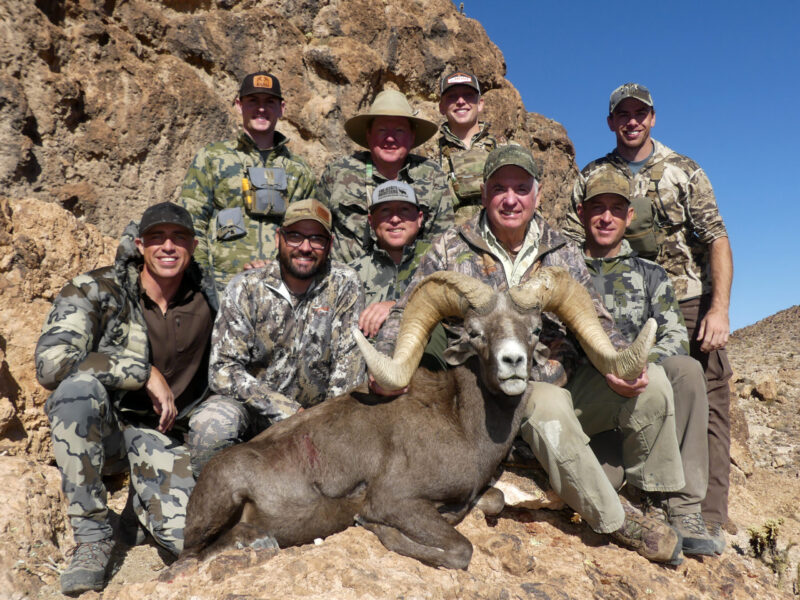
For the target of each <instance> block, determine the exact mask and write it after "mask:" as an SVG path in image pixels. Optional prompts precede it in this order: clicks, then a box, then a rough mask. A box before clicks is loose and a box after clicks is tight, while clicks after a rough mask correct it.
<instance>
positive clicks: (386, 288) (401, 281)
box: [350, 240, 431, 306]
mask: <svg viewBox="0 0 800 600" xmlns="http://www.w3.org/2000/svg"><path fill="white" fill-rule="evenodd" d="M430 246H431V245H430V243H429V242H424V241H421V240H420V241H417V242H415V243H414V244H409V245H408V246H405V247H403V259H402V260H401V261H400V264H399V265H396V264H395V263H394V261H393V260H392V257H391V256H389V253H388V252H386V251H385V250H383V249H381V248H378V247H377V246H375V245H373V246H372V250H371V251H370V253H369V254H365V255H364V256H362V257H361V258H359V259H357V260H354V261H353V262H352V263H350V266H351V267H353V269H355V271H356V273H358V278H359V280H361V284H362V285H363V286H364V304H365V305H366V306H369V305H370V304H373V303H375V302H384V301H386V300H397V299H398V298H400V296H402V295H403V292H405V291H406V286H407V285H408V282H409V281H410V280H411V276H412V275H414V271H416V270H417V266H418V265H419V261H420V259H421V258H422V256H423V255H424V254H425V252H427V250H428V248H430Z"/></svg>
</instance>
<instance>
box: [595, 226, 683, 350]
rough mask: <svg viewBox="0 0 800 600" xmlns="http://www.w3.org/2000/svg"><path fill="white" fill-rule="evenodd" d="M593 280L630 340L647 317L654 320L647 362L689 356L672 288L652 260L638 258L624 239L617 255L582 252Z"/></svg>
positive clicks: (623, 333) (617, 322)
mask: <svg viewBox="0 0 800 600" xmlns="http://www.w3.org/2000/svg"><path fill="white" fill-rule="evenodd" d="M584 258H585V260H586V267H587V268H588V269H589V274H590V275H591V276H592V283H593V284H594V287H595V289H596V290H597V291H598V292H599V293H600V297H601V298H602V299H603V303H604V304H605V306H606V308H607V309H608V311H609V312H610V313H611V315H612V316H613V317H614V322H615V323H616V325H617V328H618V329H619V330H620V331H621V332H622V335H624V336H625V337H626V338H627V339H628V341H629V342H632V341H633V340H634V339H635V338H636V336H637V335H638V334H639V331H641V329H642V327H644V324H645V322H646V321H647V319H649V318H650V317H652V318H654V319H655V320H656V323H657V324H658V330H657V331H656V344H655V346H653V348H652V350H651V351H650V356H649V361H650V362H654V363H660V362H661V361H662V360H664V359H665V358H667V357H668V356H676V355H684V356H686V355H688V354H689V336H688V334H687V333H686V324H685V323H684V322H683V314H682V313H681V309H680V307H679V306H678V300H677V299H676V298H675V290H674V289H673V288H672V284H671V283H670V281H669V277H667V273H666V272H665V271H664V269H662V268H661V267H659V266H658V265H657V264H655V263H654V262H651V261H649V260H645V259H643V258H639V257H638V256H636V253H635V252H634V251H633V250H631V247H630V244H628V242H627V240H623V241H622V247H621V248H620V252H619V254H618V255H617V256H614V257H609V258H591V257H589V256H586V255H585V254H584Z"/></svg>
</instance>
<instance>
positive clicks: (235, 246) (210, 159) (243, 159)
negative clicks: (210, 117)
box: [178, 131, 316, 293]
mask: <svg viewBox="0 0 800 600" xmlns="http://www.w3.org/2000/svg"><path fill="white" fill-rule="evenodd" d="M287 141H288V140H287V139H286V138H285V137H284V136H283V135H282V134H280V133H278V132H277V131H276V132H275V146H274V147H273V148H272V149H271V151H270V153H269V155H268V156H267V158H266V160H264V159H263V158H262V152H261V151H259V149H258V147H257V146H256V145H255V143H254V142H253V139H252V138H251V137H250V136H249V135H247V134H246V133H244V132H242V133H241V134H240V135H239V137H238V139H236V140H232V141H227V142H216V143H213V144H209V145H208V146H206V147H205V148H203V149H202V150H200V152H198V153H197V156H195V157H194V160H193V161H192V164H191V166H190V167H189V170H188V171H187V173H186V177H185V178H184V180H183V188H182V189H181V195H180V198H179V199H178V203H179V204H181V205H182V206H183V207H184V208H185V209H186V210H188V211H189V213H190V214H191V215H192V221H193V223H194V229H195V235H196V236H197V240H198V242H199V243H198V245H197V250H196V251H195V253H194V255H195V258H196V259H197V262H198V263H200V266H202V267H204V268H207V269H210V272H211V274H212V275H213V277H214V281H215V284H216V287H217V290H218V291H219V292H220V293H222V291H223V290H224V289H225V285H226V284H227V283H228V281H230V279H231V277H233V276H234V275H236V274H237V273H239V272H241V271H242V268H243V267H244V265H245V264H246V263H248V262H250V261H251V260H254V259H264V258H271V257H272V256H273V255H274V253H275V248H276V246H277V244H276V242H275V230H276V229H277V228H278V225H280V223H281V220H282V219H283V216H282V215H276V216H270V215H267V216H254V215H250V214H249V213H248V212H247V211H246V210H245V208H244V200H243V197H242V179H243V178H245V177H246V176H247V168H248V167H276V168H282V169H283V170H284V171H285V172H286V190H285V192H283V195H284V199H285V201H286V202H287V203H289V202H294V201H296V200H303V199H305V198H312V197H314V196H315V194H316V190H315V186H314V174H313V173H312V172H311V169H310V168H309V167H308V165H307V164H306V163H305V161H303V159H301V158H299V157H298V156H295V155H294V154H292V153H291V152H290V151H289V149H288V148H287V147H286V143H287ZM226 209H228V210H226ZM224 210H226V212H225V213H224V214H222V215H220V213H221V212H222V211H224ZM231 219H234V220H238V223H239V224H240V227H238V228H234V229H233V230H231V231H229V229H231V228H230V227H226V225H227V224H228V223H229V222H230V220H231Z"/></svg>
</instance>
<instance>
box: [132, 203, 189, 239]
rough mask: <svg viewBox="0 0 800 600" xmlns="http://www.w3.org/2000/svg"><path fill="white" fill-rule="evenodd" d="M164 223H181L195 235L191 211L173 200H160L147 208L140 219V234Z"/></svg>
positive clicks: (181, 225) (180, 224)
mask: <svg viewBox="0 0 800 600" xmlns="http://www.w3.org/2000/svg"><path fill="white" fill-rule="evenodd" d="M164 224H169V225H179V226H180V227H183V228H184V229H188V230H189V231H190V232H191V233H192V235H194V226H193V225H192V216H191V215H190V214H189V211H187V210H186V209H185V208H183V207H182V206H179V205H177V204H173V203H172V202H160V203H158V204H153V206H150V207H149V208H147V210H145V211H144V213H142V219H141V220H140V221H139V235H140V236H141V235H143V234H144V233H145V232H146V231H147V230H148V229H150V228H151V227H155V226H156V225H164Z"/></svg>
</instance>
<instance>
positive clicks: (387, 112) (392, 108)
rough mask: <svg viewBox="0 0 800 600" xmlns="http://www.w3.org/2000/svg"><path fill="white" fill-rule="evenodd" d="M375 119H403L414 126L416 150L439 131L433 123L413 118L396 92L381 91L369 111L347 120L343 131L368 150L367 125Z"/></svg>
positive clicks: (407, 106)
mask: <svg viewBox="0 0 800 600" xmlns="http://www.w3.org/2000/svg"><path fill="white" fill-rule="evenodd" d="M375 117H405V118H406V119H408V120H409V121H411V123H412V125H413V126H414V145H413V146H411V147H412V148H416V147H417V146H419V145H420V144H424V143H425V142H427V141H428V140H429V139H431V138H432V137H433V136H434V135H435V134H436V132H437V131H438V129H439V126H438V125H437V124H436V123H434V122H433V121H428V120H427V119H421V118H420V117H416V116H414V111H413V110H411V105H410V104H409V103H408V100H407V99H406V97H405V95H404V94H402V93H401V92H398V91H397V90H383V91H382V92H381V93H380V94H378V95H377V96H375V100H374V101H373V102H372V106H370V107H369V111H368V112H366V113H364V114H362V115H358V116H355V117H352V118H350V119H347V121H346V122H345V124H344V130H345V132H347V136H348V137H349V138H350V139H351V140H353V141H354V142H355V143H356V144H358V145H359V146H363V147H364V148H369V146H368V145H367V124H368V123H369V122H370V121H371V120H372V119H374V118H375Z"/></svg>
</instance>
